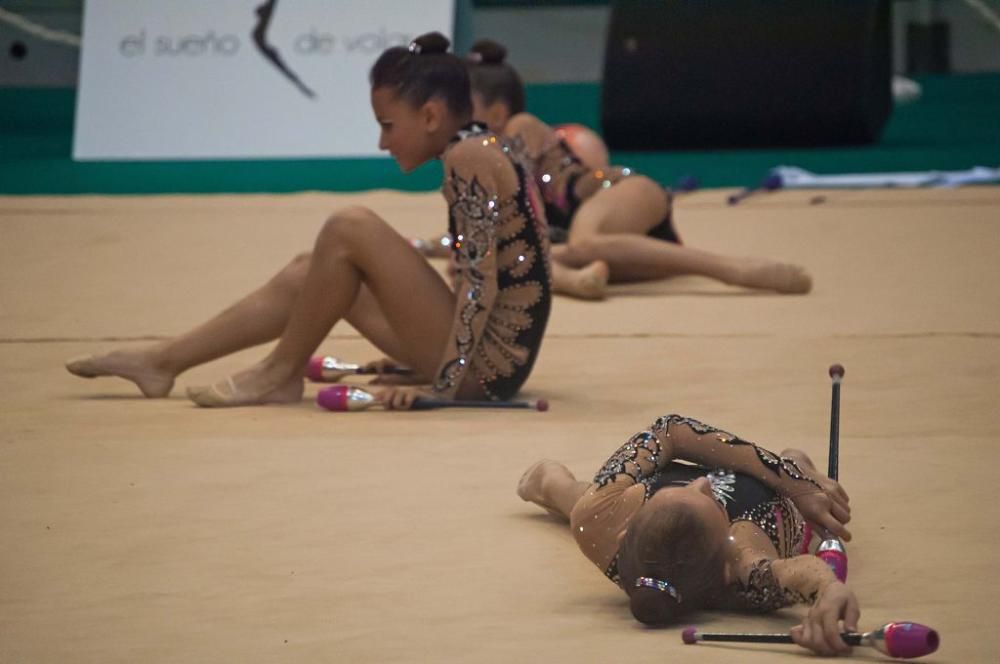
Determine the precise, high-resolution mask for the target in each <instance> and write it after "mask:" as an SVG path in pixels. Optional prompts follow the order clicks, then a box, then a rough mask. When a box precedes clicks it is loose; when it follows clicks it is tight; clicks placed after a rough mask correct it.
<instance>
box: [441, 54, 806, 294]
mask: <svg viewBox="0 0 1000 664" xmlns="http://www.w3.org/2000/svg"><path fill="white" fill-rule="evenodd" d="M505 58H506V49H505V48H504V47H503V46H502V45H500V44H497V43H496V42H493V41H490V40H480V41H478V42H476V44H474V45H473V48H472V52H471V53H470V55H469V58H468V60H469V64H468V66H469V73H470V76H471V77H472V99H473V108H474V117H475V118H476V119H477V120H479V121H481V122H484V123H486V124H487V126H489V127H490V129H491V130H493V131H494V132H497V133H505V134H507V135H508V136H510V137H511V138H512V139H513V140H514V143H515V145H516V146H518V147H519V149H520V151H521V152H522V154H523V158H524V160H525V162H526V163H528V164H529V166H530V168H531V169H532V171H533V173H534V176H535V180H536V182H537V184H538V186H539V189H540V190H541V192H542V197H543V199H544V201H545V213H546V217H547V220H548V223H549V229H550V237H551V239H552V240H553V243H554V244H555V245H556V246H554V247H553V248H552V263H553V264H552V268H553V288H554V290H555V291H556V292H557V293H563V294H566V295H570V296H575V297H580V298H587V299H599V298H601V297H603V296H604V293H605V285H606V283H607V282H608V280H609V279H610V281H612V282H635V281H648V280H654V279H663V278H667V277H672V276H678V275H687V274H694V275H701V276H706V277H710V278H712V279H717V280H719V281H722V282H724V283H727V284H732V285H735V286H741V287H745V288H754V289H764V290H773V291H777V292H780V293H807V292H809V290H810V289H811V288H812V280H811V278H810V277H809V275H808V274H807V273H806V271H805V270H804V269H803V268H801V267H799V266H796V265H791V264H787V263H780V262H776V261H772V260H765V259H758V258H737V257H731V256H723V255H719V254H715V253H711V252H707V251H703V250H700V249H695V248H692V247H690V246H687V245H684V244H682V243H681V240H680V238H679V237H678V235H677V232H676V230H675V229H674V225H673V219H672V205H673V201H672V195H671V193H670V191H669V190H667V189H665V188H663V187H662V186H660V185H659V184H658V183H656V182H654V181H653V180H651V179H650V178H648V177H646V176H643V175H638V174H636V173H634V172H633V171H632V170H631V169H629V168H623V167H618V166H610V167H603V168H592V167H591V166H588V165H586V164H584V162H583V161H581V159H580V158H579V157H578V156H577V155H576V154H574V152H573V151H572V149H571V148H570V146H569V145H568V144H567V142H566V141H565V140H563V139H562V138H561V137H560V135H559V133H558V132H556V131H555V130H554V129H553V128H552V127H550V126H549V125H547V124H545V123H544V122H542V121H541V120H539V119H538V118H537V117H535V116H533V115H531V114H529V113H525V112H524V107H525V104H524V86H523V84H522V82H521V79H520V77H519V76H518V74H517V71H516V70H515V69H514V68H513V67H511V66H510V65H509V64H507V63H506V62H505V61H504V60H505ZM435 244H436V243H434V242H429V243H426V246H431V247H433V246H435Z"/></svg>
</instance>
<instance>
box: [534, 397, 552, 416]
mask: <svg viewBox="0 0 1000 664" xmlns="http://www.w3.org/2000/svg"><path fill="white" fill-rule="evenodd" d="M535 408H537V409H538V410H540V411H541V412H543V413H544V412H545V411H547V410H548V409H549V402H548V401H546V400H545V399H539V400H538V401H536V402H535Z"/></svg>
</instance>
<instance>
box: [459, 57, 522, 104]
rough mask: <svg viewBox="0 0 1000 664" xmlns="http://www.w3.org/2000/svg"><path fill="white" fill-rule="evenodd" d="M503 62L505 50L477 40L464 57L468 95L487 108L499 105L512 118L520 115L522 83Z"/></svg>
mask: <svg viewBox="0 0 1000 664" xmlns="http://www.w3.org/2000/svg"><path fill="white" fill-rule="evenodd" d="M506 59H507V49H506V47H504V45H503V44H500V43H498V42H495V41H493V40H492V39H480V40H478V41H477V42H476V43H475V44H473V45H472V50H471V51H469V55H468V56H466V62H467V63H468V67H469V76H470V78H471V79H472V91H473V92H476V93H478V94H479V95H480V96H481V97H482V98H483V102H485V104H486V105H487V106H491V105H493V104H495V103H496V102H501V103H503V104H504V105H505V106H507V110H508V112H509V113H510V115H515V114H517V113H523V112H524V83H523V82H522V81H521V77H520V76H519V75H518V73H517V70H516V69H514V68H513V67H511V66H510V65H509V64H507V62H506Z"/></svg>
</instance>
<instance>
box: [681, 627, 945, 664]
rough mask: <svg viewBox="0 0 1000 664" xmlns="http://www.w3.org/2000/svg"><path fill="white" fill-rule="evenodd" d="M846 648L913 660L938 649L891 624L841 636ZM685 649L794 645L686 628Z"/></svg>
mask: <svg viewBox="0 0 1000 664" xmlns="http://www.w3.org/2000/svg"><path fill="white" fill-rule="evenodd" d="M840 638H842V639H844V642H845V643H847V645H849V646H868V647H870V648H875V649H876V650H878V651H879V652H880V653H882V654H884V655H888V656H889V657H898V658H900V659H913V658H915V657H923V656H924V655H929V654H931V653H932V652H934V651H936V650H937V649H938V646H939V645H940V644H941V637H939V636H938V633H937V632H936V631H935V630H933V629H931V628H930V627H927V626H926V625H921V624H919V623H913V622H891V623H886V624H885V625H882V626H881V627H879V628H878V629H876V630H873V631H871V632H864V633H863V634H862V633H859V632H844V633H843V634H841V635H840ZM681 639H682V640H683V641H684V643H686V644H687V645H694V644H695V643H697V642H698V641H728V642H731V643H732V642H736V643H795V641H793V640H792V636H791V635H790V634H741V633H734V632H715V633H702V632H699V631H698V630H697V629H695V628H694V627H688V628H687V629H685V630H684V631H683V632H682V633H681Z"/></svg>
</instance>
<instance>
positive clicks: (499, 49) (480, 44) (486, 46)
mask: <svg viewBox="0 0 1000 664" xmlns="http://www.w3.org/2000/svg"><path fill="white" fill-rule="evenodd" d="M506 58H507V48H506V47H505V46H504V45H503V44H501V43H499V42H495V41H493V40H492V39H480V40H478V41H477V42H476V43H475V44H473V45H472V50H471V51H470V52H469V59H470V60H473V61H474V62H478V63H481V64H484V65H500V64H503V61H504V60H505V59H506Z"/></svg>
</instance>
